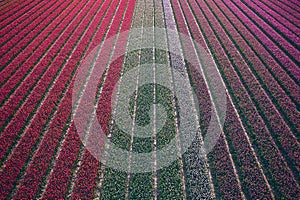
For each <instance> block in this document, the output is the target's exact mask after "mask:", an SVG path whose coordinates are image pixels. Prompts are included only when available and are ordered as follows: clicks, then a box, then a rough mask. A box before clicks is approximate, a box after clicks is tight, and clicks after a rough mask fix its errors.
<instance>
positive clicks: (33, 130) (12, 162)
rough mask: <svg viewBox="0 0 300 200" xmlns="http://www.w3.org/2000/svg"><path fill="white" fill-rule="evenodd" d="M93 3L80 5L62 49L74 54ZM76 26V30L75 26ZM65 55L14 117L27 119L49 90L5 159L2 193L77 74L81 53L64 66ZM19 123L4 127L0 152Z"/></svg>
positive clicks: (20, 167) (11, 182) (56, 61)
mask: <svg viewBox="0 0 300 200" xmlns="http://www.w3.org/2000/svg"><path fill="white" fill-rule="evenodd" d="M94 4H95V2H94V1H91V2H88V4H87V6H86V7H85V8H78V9H81V13H80V15H79V16H78V17H77V18H76V19H75V21H74V22H73V23H72V24H71V26H70V27H69V29H68V31H67V32H66V34H67V35H69V36H71V37H70V40H69V43H68V44H67V45H65V46H64V47H63V52H65V53H67V52H69V54H71V53H72V48H74V44H76V43H78V42H79V41H78V39H79V38H80V35H81V34H83V32H84V30H85V29H86V24H88V22H89V20H90V18H89V17H92V16H93V15H95V10H96V9H97V7H93V5H94ZM89 11H90V12H89ZM80 24H82V25H81V26H83V27H81V28H80V27H79V25H80ZM77 27H78V29H77V30H76V29H74V28H77ZM71 33H73V34H71ZM78 37H79V38H78ZM83 49H84V48H83ZM83 49H82V48H81V49H79V50H78V51H79V52H82V50H83ZM66 56H67V54H66V55H63V54H62V55H60V56H59V57H57V59H55V60H53V61H52V68H51V69H52V70H49V71H48V73H46V74H45V76H44V77H43V78H42V79H41V82H40V84H38V85H37V87H35V88H34V90H33V91H32V92H31V94H30V96H29V97H28V98H27V100H26V103H25V105H24V106H23V107H22V108H21V110H19V112H18V113H17V114H16V115H15V117H14V119H17V120H21V122H24V121H26V117H25V118H24V116H27V115H29V114H30V113H31V112H34V110H29V109H33V108H34V107H36V104H38V103H39V101H40V100H39V99H40V98H41V96H42V95H45V94H46V93H45V92H48V94H47V95H46V97H45V100H44V101H43V104H42V106H41V108H40V109H39V110H38V112H37V113H36V114H35V116H34V118H33V119H32V120H31V121H30V124H29V126H28V128H27V129H26V130H24V131H25V132H24V135H23V137H22V138H21V140H20V141H19V145H18V146H17V147H16V148H15V150H14V151H13V152H12V156H11V158H10V159H8V160H7V161H6V162H5V165H4V172H5V173H2V174H1V181H4V182H5V183H6V187H7V188H6V190H3V191H5V192H3V193H2V195H7V193H8V191H9V189H10V187H11V186H12V184H13V183H14V182H15V181H16V178H17V175H18V174H19V173H20V172H21V169H22V167H23V164H24V162H25V161H26V159H27V156H28V155H29V153H30V150H31V149H32V147H34V144H35V143H36V141H37V140H39V138H40V133H43V129H44V128H45V125H47V121H48V120H49V119H51V115H52V114H51V113H53V111H54V110H53V109H55V107H56V102H57V101H58V100H59V99H61V95H62V91H64V89H65V85H68V84H67V83H68V82H70V75H72V74H74V73H75V71H74V70H75V69H74V66H76V64H77V62H78V59H79V56H78V53H77V54H72V55H70V56H71V59H70V60H69V61H68V62H67V63H66V66H64V63H65V62H66ZM60 66H64V68H63V69H62V68H61V67H60ZM55 68H57V69H55ZM60 71H61V72H60ZM59 72H60V74H59ZM57 74H59V77H57V78H56V81H57V83H58V84H54V85H53V87H52V88H51V89H50V91H49V88H48V89H47V88H46V86H47V85H48V84H45V83H47V82H49V81H50V82H52V83H53V81H54V78H55V77H56V76H57ZM44 84H45V85H44ZM26 104H28V105H26ZM18 115H21V117H18ZM49 116H50V117H49ZM47 119H48V120H47ZM17 125H19V124H14V126H12V127H11V129H14V130H16V131H10V130H9V128H10V127H8V129H5V131H4V133H3V134H2V135H1V143H4V145H2V146H1V152H3V153H1V155H4V152H5V149H6V150H8V149H7V148H6V147H8V146H9V143H11V142H12V141H10V140H7V137H6V138H5V136H7V135H8V136H10V139H12V134H14V135H15V134H17V133H18V132H17V131H18V130H22V129H24V128H22V126H21V127H18V126H17ZM3 147H4V148H3ZM32 150H34V149H32ZM26 155H27V156H26ZM8 169H10V170H8ZM12 169H14V170H12ZM11 170H12V171H13V172H14V173H13V174H12V173H11ZM6 173H10V175H9V176H8V175H6Z"/></svg>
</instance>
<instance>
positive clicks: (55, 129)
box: [16, 4, 108, 198]
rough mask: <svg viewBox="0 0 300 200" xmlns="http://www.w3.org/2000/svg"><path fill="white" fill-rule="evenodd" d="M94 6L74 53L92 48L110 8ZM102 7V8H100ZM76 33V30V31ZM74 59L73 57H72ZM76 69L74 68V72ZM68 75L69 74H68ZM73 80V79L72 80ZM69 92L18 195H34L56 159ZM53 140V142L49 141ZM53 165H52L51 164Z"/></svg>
mask: <svg viewBox="0 0 300 200" xmlns="http://www.w3.org/2000/svg"><path fill="white" fill-rule="evenodd" d="M94 8H95V9H96V8H97V9H98V11H97V14H96V15H94V16H89V15H88V16H87V19H86V20H89V19H90V18H92V19H94V20H93V21H92V22H91V24H89V23H88V21H86V23H84V21H83V24H88V25H87V26H86V28H85V29H84V30H85V31H84V32H85V34H84V36H83V38H81V39H80V43H79V46H77V47H76V49H75V51H73V52H72V55H77V54H78V53H79V52H81V53H82V52H86V51H88V49H89V48H90V43H91V41H92V39H93V38H94V36H95V33H96V32H95V31H96V29H98V28H99V26H100V24H99V22H100V21H101V20H102V19H103V17H104V16H103V10H106V9H107V8H108V4H104V6H98V7H97V6H94ZM100 8H101V9H100ZM93 13H94V12H93V11H91V13H90V15H92V14H93ZM74 34H75V35H76V32H74ZM84 54H85V53H82V55H81V56H80V59H82V58H83V55H84ZM71 59H72V58H71ZM77 59H78V58H77V57H75V58H74V61H75V62H72V63H70V64H69V63H68V64H67V65H66V66H65V68H67V67H74V66H76V62H77V64H78V62H79V61H77ZM74 72H75V69H73V73H72V74H74ZM66 77H68V76H66ZM70 81H71V80H70ZM67 89H68V91H67V94H66V95H65V96H64V98H63V100H62V102H61V103H60V104H59V108H58V111H57V113H56V114H55V116H54V118H53V119H52V121H51V124H50V126H49V131H48V132H47V133H46V135H45V136H44V138H43V141H42V143H41V144H40V147H41V148H40V149H39V150H38V151H37V153H36V154H35V157H34V159H33V161H32V163H31V164H30V167H29V168H28V169H27V172H26V174H25V176H24V179H23V180H22V183H21V185H20V186H19V187H20V188H21V187H22V188H23V189H19V191H18V193H16V197H17V198H18V197H20V198H21V197H23V196H24V195H28V194H30V192H31V193H32V195H35V194H36V191H37V190H38V189H39V188H38V186H39V184H40V182H41V180H42V178H43V177H44V176H45V173H46V171H47V169H48V170H51V169H49V168H48V167H47V166H48V165H49V162H50V161H51V159H52V160H53V159H56V158H53V154H54V153H55V151H56V148H57V145H58V143H59V142H60V141H61V139H62V138H64V137H62V134H63V131H64V130H65V128H66V124H67V121H69V120H70V114H71V113H70V112H71V109H72V108H71V106H72V103H71V92H72V88H71V87H69V88H67ZM49 141H51V143H49ZM72 148H75V149H76V146H74V145H72ZM47 155H48V156H47ZM38 163H43V166H39V165H38ZM50 167H51V166H50ZM32 177H35V178H32ZM29 182H30V183H31V185H32V187H28V183H29ZM62 198H63V197H62Z"/></svg>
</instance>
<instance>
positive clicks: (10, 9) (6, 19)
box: [0, 1, 42, 29]
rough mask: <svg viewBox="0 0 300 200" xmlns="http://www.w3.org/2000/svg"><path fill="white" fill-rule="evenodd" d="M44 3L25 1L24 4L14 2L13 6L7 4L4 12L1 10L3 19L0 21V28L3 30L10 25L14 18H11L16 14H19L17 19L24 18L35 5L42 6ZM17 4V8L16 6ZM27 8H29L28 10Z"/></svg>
mask: <svg viewBox="0 0 300 200" xmlns="http://www.w3.org/2000/svg"><path fill="white" fill-rule="evenodd" d="M41 2H42V1H40V2H38V1H31V2H30V1H28V2H26V1H23V2H22V3H19V2H12V3H11V4H7V6H6V7H5V8H3V10H2V9H1V19H0V24H1V25H0V27H1V29H2V28H4V27H5V26H7V25H8V24H10V23H11V22H12V21H13V20H14V17H11V16H12V15H14V14H15V13H18V12H20V13H18V15H17V17H20V16H22V15H23V14H24V13H26V12H28V11H30V9H32V8H33V7H34V6H35V5H38V4H40V3H41ZM16 4H17V6H16ZM26 7H27V8H26ZM24 8H25V9H24Z"/></svg>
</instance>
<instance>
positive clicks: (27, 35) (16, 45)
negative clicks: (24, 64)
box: [0, 2, 69, 69]
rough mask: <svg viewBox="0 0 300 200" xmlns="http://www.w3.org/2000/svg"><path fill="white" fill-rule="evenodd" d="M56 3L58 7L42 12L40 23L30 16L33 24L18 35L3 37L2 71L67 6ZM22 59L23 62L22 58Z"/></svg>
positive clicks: (63, 3)
mask: <svg viewBox="0 0 300 200" xmlns="http://www.w3.org/2000/svg"><path fill="white" fill-rule="evenodd" d="M57 3H58V5H56V6H52V7H50V8H49V10H46V11H45V12H44V14H45V15H42V16H41V17H40V18H41V21H40V20H34V17H35V16H34V15H32V18H31V20H33V22H32V23H31V24H29V25H28V26H27V27H25V28H22V29H21V31H20V32H19V33H17V34H16V35H10V34H5V35H4V37H3V40H5V41H7V43H5V44H4V45H3V46H2V47H1V49H0V52H1V54H2V56H1V59H3V60H4V61H6V62H5V63H4V64H3V66H2V69H3V68H5V67H6V66H7V65H8V64H9V63H10V62H11V61H12V60H14V59H15V58H16V57H18V56H22V52H23V50H24V48H26V46H28V44H30V43H31V42H32V41H33V40H34V39H35V38H36V37H37V36H38V35H39V34H40V33H41V32H42V31H43V30H44V29H45V28H46V27H47V25H49V24H50V22H51V20H53V19H55V18H56V17H59V15H60V14H61V12H62V11H63V10H64V9H65V8H66V7H63V5H67V4H68V3H69V2H57ZM60 6H61V7H60ZM42 11H43V8H42ZM32 50H33V49H30V50H29V52H26V53H31V51H32ZM22 59H23V60H24V57H23V58H22ZM13 69H14V68H13Z"/></svg>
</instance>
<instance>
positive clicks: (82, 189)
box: [72, 0, 135, 199]
mask: <svg viewBox="0 0 300 200" xmlns="http://www.w3.org/2000/svg"><path fill="white" fill-rule="evenodd" d="M127 4H128V5H127ZM134 5H135V1H134V0H131V1H129V2H128V1H124V0H123V1H121V3H120V6H119V8H118V10H117V12H116V14H115V16H114V21H113V22H112V25H111V27H110V29H109V31H108V34H107V38H110V37H112V36H114V35H115V34H117V33H118V29H119V27H120V26H121V29H120V32H123V31H127V30H129V28H130V22H131V18H132V13H133V9H134ZM126 6H128V7H127V8H126ZM125 9H126V12H125ZM124 14H125V15H124ZM123 15H124V19H123V17H122V16H123ZM122 19H123V23H122V21H121V20H122ZM123 39H124V38H123ZM112 45H113V44H111V43H109V44H106V43H104V46H103V47H102V48H105V49H106V50H101V52H100V56H99V58H98V59H97V61H96V66H99V65H100V66H102V65H105V63H107V61H108V58H109V54H110V49H112V47H113V46H112ZM125 47H126V42H125V43H124V41H122V40H118V42H117V43H116V44H115V48H116V49H115V52H124V51H125ZM107 49H108V50H109V51H107ZM112 59H113V60H114V59H115V60H114V62H113V63H112V64H111V65H110V67H109V69H108V72H107V76H106V79H105V82H104V83H103V86H102V87H103V90H102V92H101V96H100V100H99V103H98V108H97V114H96V116H97V119H98V121H99V123H100V126H101V127H102V130H103V131H104V132H105V133H106V132H107V131H108V123H109V119H110V113H111V98H112V92H113V89H114V87H115V86H116V83H117V81H118V78H119V73H120V69H121V66H122V63H123V56H122V57H120V58H116V57H115V56H113V58H112ZM91 78H92V79H93V77H91ZM87 88H89V83H88V85H87ZM85 95H86V94H85ZM82 101H85V100H84V99H82ZM93 133H94V131H92V132H91V133H90V135H89V136H88V140H87V145H88V146H89V148H90V149H89V150H90V151H91V150H92V151H93V153H95V151H97V149H98V148H99V147H97V146H96V147H93V146H92V145H93V144H94V143H95V141H98V142H96V143H97V144H98V145H99V140H101V141H102V142H104V139H103V138H102V139H101V138H99V136H98V135H93ZM99 153H101V152H99ZM99 157H100V156H99ZM99 167H100V163H99V162H98V161H97V160H96V159H95V158H94V157H92V155H91V153H90V152H89V151H85V153H84V155H83V158H82V163H81V165H80V168H79V170H78V173H77V176H76V180H75V185H74V191H73V194H72V198H75V199H77V198H84V196H85V195H87V196H89V197H91V198H92V197H93V196H94V191H95V186H96V182H95V181H96V179H97V177H98V175H99ZM91 180H92V181H91Z"/></svg>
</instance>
